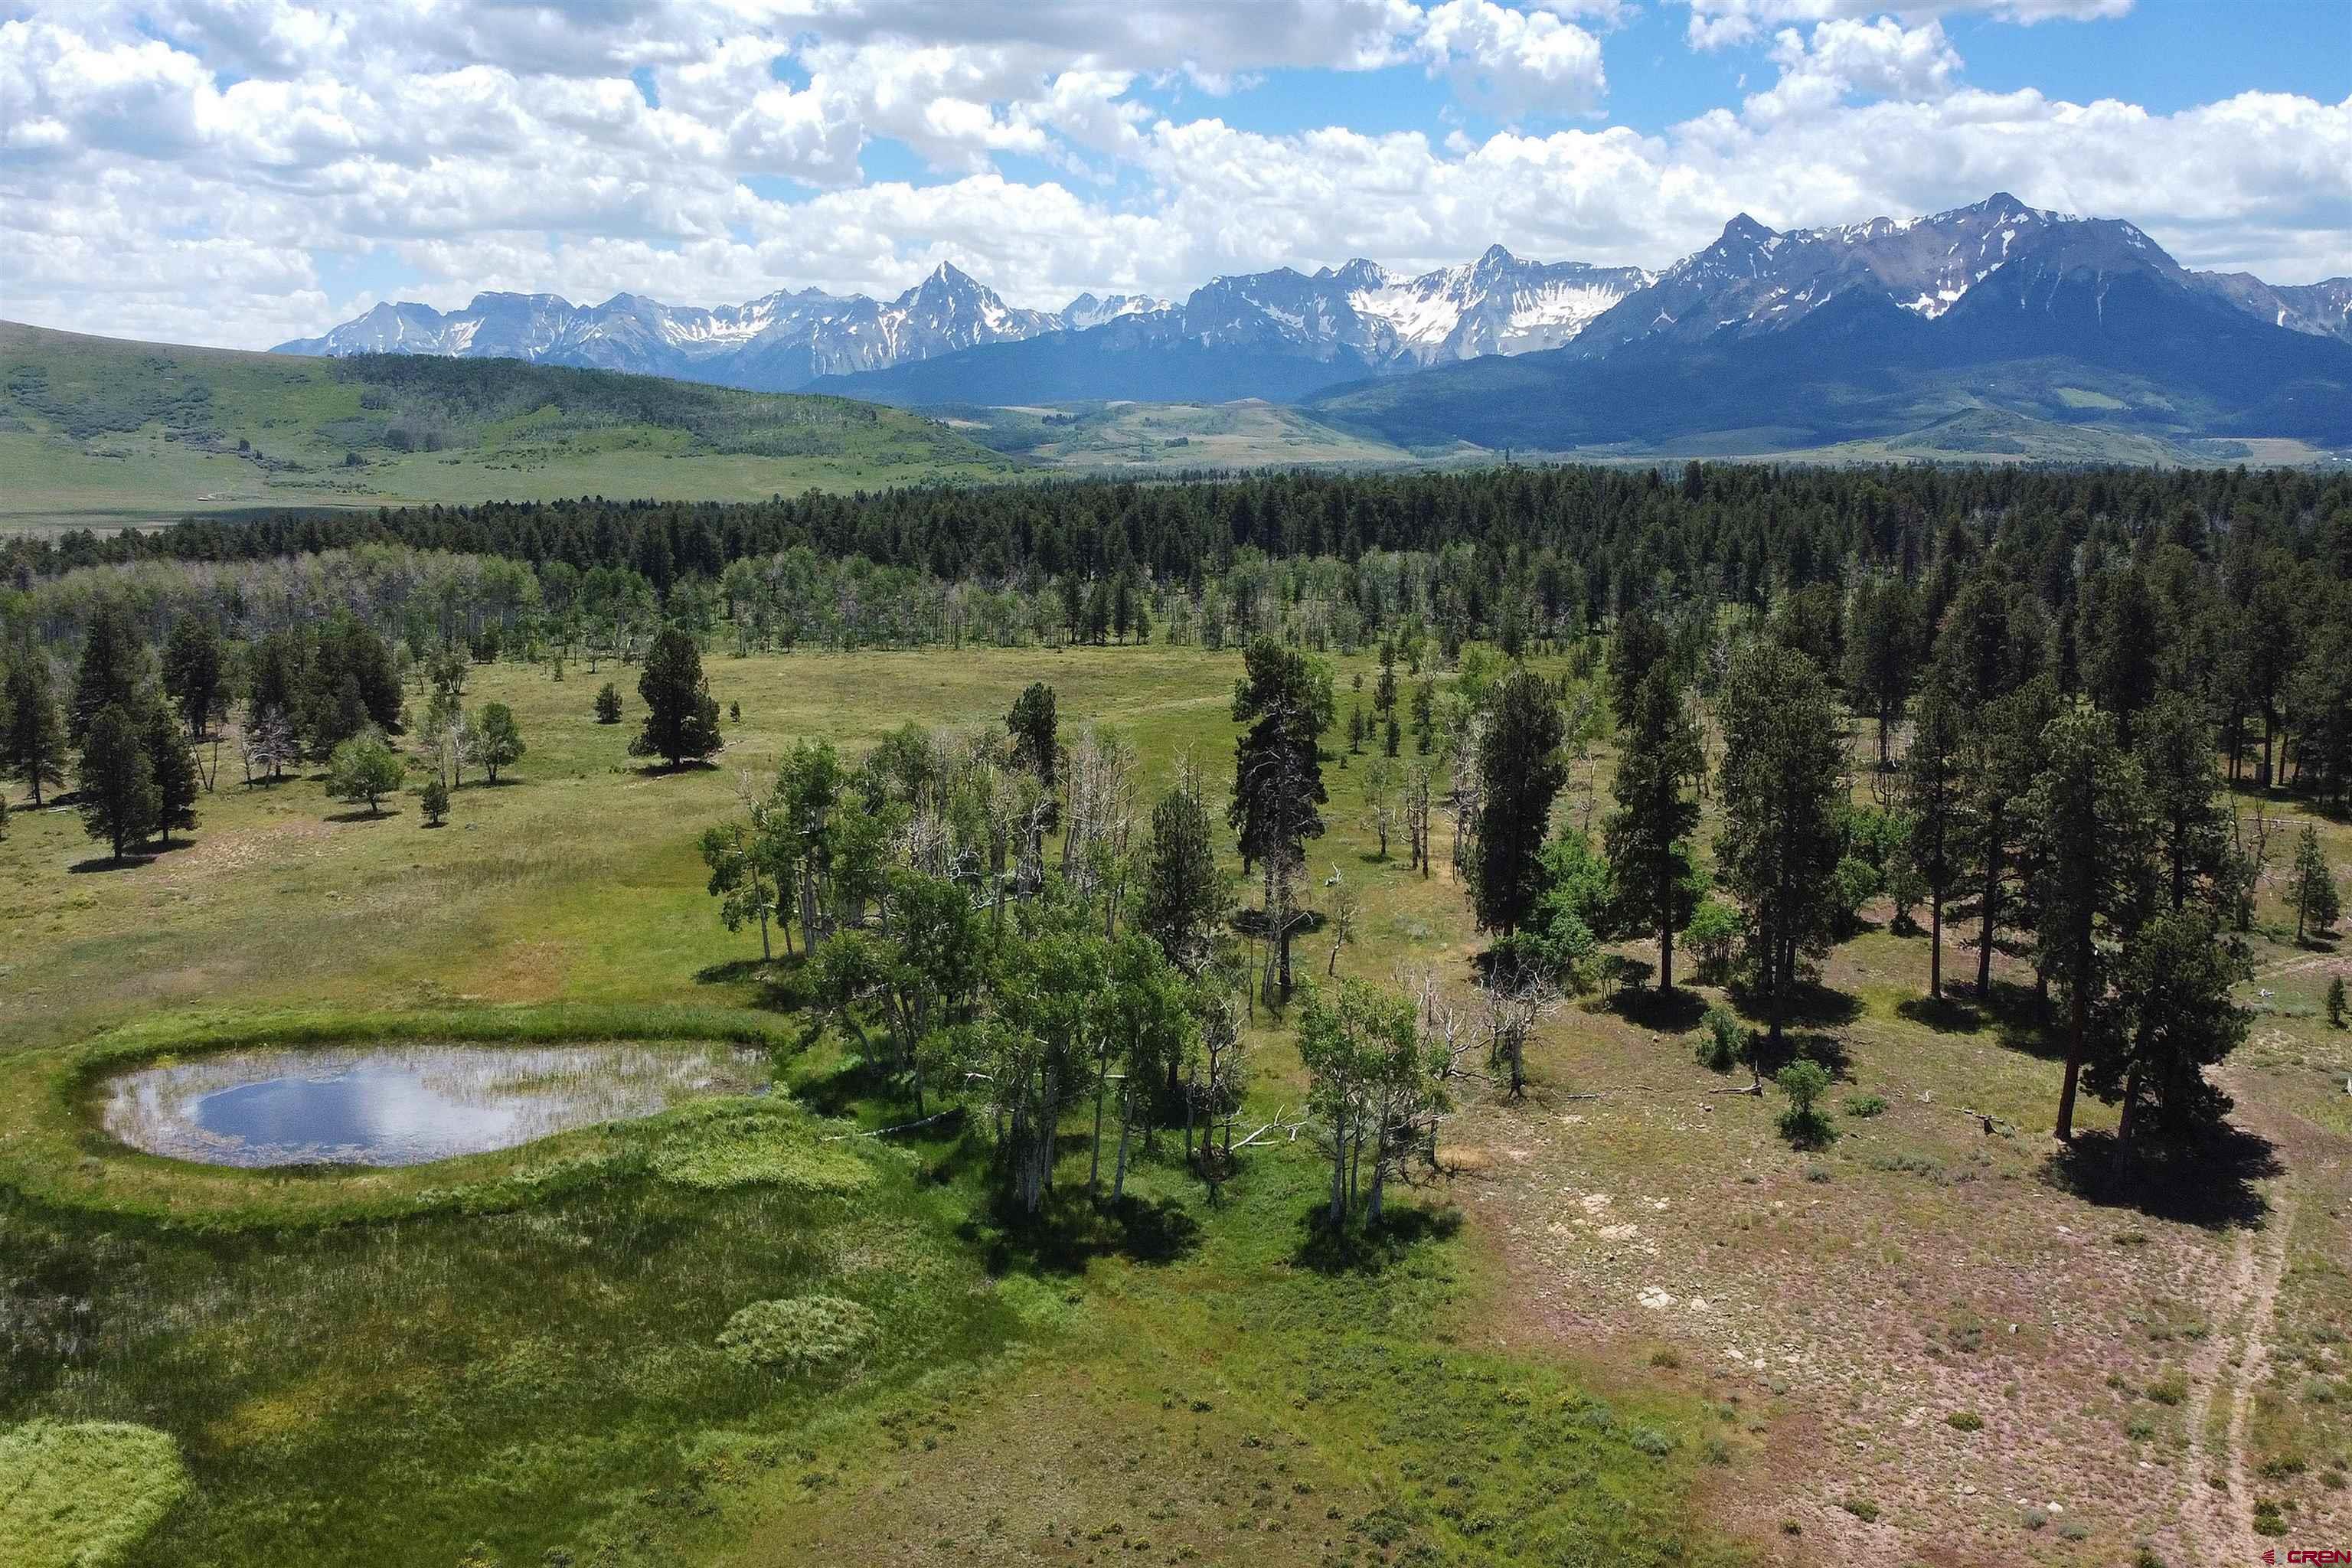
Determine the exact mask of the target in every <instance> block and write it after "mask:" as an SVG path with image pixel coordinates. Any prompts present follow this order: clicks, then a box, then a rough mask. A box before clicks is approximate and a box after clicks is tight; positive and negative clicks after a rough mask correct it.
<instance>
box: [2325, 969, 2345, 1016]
mask: <svg viewBox="0 0 2352 1568" xmlns="http://www.w3.org/2000/svg"><path fill="white" fill-rule="evenodd" d="M2344 1006H2345V1004H2344V976H2342V975H2340V974H2339V975H2336V977H2335V978H2334V979H2332V980H2330V981H2329V982H2328V983H2327V1021H2328V1022H2329V1023H2330V1024H2332V1025H2334V1026H2336V1028H2339V1029H2340V1028H2342V1027H2343V1026H2344V1016H2345V1015H2344Z"/></svg>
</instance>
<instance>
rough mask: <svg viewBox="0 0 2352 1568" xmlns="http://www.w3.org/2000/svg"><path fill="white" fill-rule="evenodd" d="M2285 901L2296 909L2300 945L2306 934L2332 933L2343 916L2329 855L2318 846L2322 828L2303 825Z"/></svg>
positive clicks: (2296, 931)
mask: <svg viewBox="0 0 2352 1568" xmlns="http://www.w3.org/2000/svg"><path fill="white" fill-rule="evenodd" d="M2286 899H2287V902H2288V903H2290V904H2293V905H2294V940H2295V941H2297V942H2302V941H2303V940H2304V939H2305V934H2306V933H2307V932H2313V931H2329V930H2332V929H2333V928H2334V927H2335V924H2336V921H2337V919H2338V918H2340V917H2341V916H2342V914H2343V904H2342V900H2340V899H2338V898H2337V896H2336V878H2335V875H2334V874H2333V873H2332V872H2330V871H2329V870H2328V868H2327V856H2326V853H2325V852H2324V851H2322V850H2321V848H2320V847H2319V829H2318V828H2316V827H2315V826H2312V825H2311V824H2310V823H2307V822H2306V823H2305V824H2304V825H2303V837H2300V838H2298V839H2296V840H2295V845H2294V870H2293V871H2292V872H2290V873H2288V876H2287V885H2286Z"/></svg>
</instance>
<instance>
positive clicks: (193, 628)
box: [163, 611, 221, 736]
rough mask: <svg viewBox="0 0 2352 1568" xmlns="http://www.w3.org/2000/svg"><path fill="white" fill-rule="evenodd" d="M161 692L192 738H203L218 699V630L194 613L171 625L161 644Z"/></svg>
mask: <svg viewBox="0 0 2352 1568" xmlns="http://www.w3.org/2000/svg"><path fill="white" fill-rule="evenodd" d="M163 689H164V690H165V691H166V692H168V693H170V694H171V698H172V701H173V704H174V705H175V706H177V707H178V709H179V710H180V718H181V720H182V721H184V723H186V725H187V726H188V733H189V734H191V735H199V736H200V735H202V734H203V733H204V732H205V726H206V725H208V724H210V723H211V722H212V719H213V713H214V711H215V709H217V708H218V707H219V705H220V700H221V638H220V629H219V628H218V627H217V626H214V625H213V620H212V617H211V616H206V615H199V614H196V613H194V612H193V611H191V612H190V613H188V614H186V615H184V616H181V617H180V618H179V619H178V620H176V621H174V622H173V623H172V636H171V638H170V640H169V641H168V642H166V643H165V644H164V645H163Z"/></svg>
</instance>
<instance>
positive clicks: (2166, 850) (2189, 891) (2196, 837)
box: [2134, 692, 2230, 910]
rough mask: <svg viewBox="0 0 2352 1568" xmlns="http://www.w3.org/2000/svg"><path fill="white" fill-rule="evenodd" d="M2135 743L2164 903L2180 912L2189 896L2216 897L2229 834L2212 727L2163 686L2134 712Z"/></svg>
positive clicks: (2191, 705) (2186, 701) (2193, 705)
mask: <svg viewBox="0 0 2352 1568" xmlns="http://www.w3.org/2000/svg"><path fill="white" fill-rule="evenodd" d="M2134 749H2135V751H2136V752H2137V755H2138V758H2139V766H2140V775H2141V778H2142V779H2143V781H2144V782H2145V783H2146V784H2147V794H2148V804H2149V806H2150V807H2151V809H2152V811H2153V813H2154V819H2155V824H2156V838H2157V856H2158V860H2159V862H2160V863H2161V865H2162V868H2163V873H2164V879H2165V892H2166V900H2165V901H2166V902H2167V903H2168V904H2169V905H2170V906H2171V907H2172V908H2173V909H2175V910H2183V909H2186V908H2188V907H2189V903H2190V902H2191V901H2192V900H2198V901H2206V900H2220V899H2221V896H2222V889H2221V883H2222V881H2223V880H2224V879H2225V875H2226V870H2227V868H2228V865H2229V858H2230V834H2229V817H2228V816H2227V814H2226V813H2225V812H2224V811H2223V810H2222V807H2221V798H2220V796H2221V775H2220V773H2219V772H2218V771H2217V770H2216V769H2215V767H2214V765H2213V753H2214V741H2213V727H2212V726H2211V725H2210V724H2209V723H2208V722H2206V720H2205V716H2204V715H2203V714H2202V713H2201V712H2200V711H2199V710H2198V708H2197V705H2196V703H2195V702H2193V701H2191V700H2189V698H2187V697H2185V696H2182V695H2181V694H2179V692H2168V693H2166V694H2165V695H2163V696H2161V697H2159V698H2158V699H2156V700H2155V701H2154V703H2153V704H2152V705H2151V706H2149V707H2147V709H2146V710H2144V711H2142V712H2141V714H2140V715H2139V721H2138V724H2137V733H2136V735H2135V739H2134Z"/></svg>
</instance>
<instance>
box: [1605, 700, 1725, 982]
mask: <svg viewBox="0 0 2352 1568" xmlns="http://www.w3.org/2000/svg"><path fill="white" fill-rule="evenodd" d="M1619 740H1620V744H1621V746H1622V752H1620V754H1619V757H1618V760H1617V776H1616V778H1615V779H1614V780H1613V781H1612V784H1610V794H1611V795H1612V796H1614V797H1615V799H1616V802H1617V810H1616V811H1614V812H1613V813H1612V814H1611V816H1610V818H1609V822H1608V825H1607V826H1606V827H1605V828H1604V829H1603V833H1602V843H1603V845H1604V846H1605V847H1606V849H1607V852H1608V856H1609V867H1610V874H1611V876H1612V879H1614V880H1615V882H1616V884H1617V889H1618V896H1619V898H1620V899H1621V900H1622V904H1623V909H1624V910H1625V915H1626V923H1627V924H1628V925H1629V926H1632V927H1633V928H1634V929H1637V930H1646V931H1655V932H1656V933H1657V937H1658V994H1660V995H1665V994H1669V993H1671V992H1672V991H1673V990H1674V988H1675V932H1676V931H1680V930H1681V929H1682V928H1683V925H1684V923H1685V921H1688V920H1689V919H1690V910H1691V903H1692V889H1691V857H1690V842H1689V840H1690V836H1691V833H1692V831H1693V830H1694V829H1695V828H1696V827H1697V826H1698V802H1697V800H1696V798H1694V797H1693V796H1691V795H1689V794H1688V793H1687V791H1688V789H1689V787H1690V786H1692V785H1694V784H1697V783H1698V781H1699V780H1700V778H1701V777H1702V776H1703V775H1704V774H1705V773H1706V753H1705V752H1704V751H1702V750H1701V749H1700V745H1699V735H1698V726H1697V725H1696V724H1694V723H1692V722H1691V718H1690V713H1689V711H1688V710H1687V709H1686V708H1685V706H1684V703H1683V694H1682V690H1681V689H1680V687H1679V685H1678V684H1677V682H1676V680H1675V671H1674V669H1673V667H1672V666H1670V665H1666V664H1658V665H1654V666H1653V667H1652V668H1651V670H1650V673H1649V674H1648V675H1647V676H1645V677H1643V680H1642V683H1641V685H1640V686H1639V687H1638V688H1636V689H1635V691H1634V695H1633V713H1632V715H1631V720H1630V721H1629V722H1628V723H1627V724H1626V726H1625V728H1624V730H1623V731H1622V734H1621V735H1620V737H1619Z"/></svg>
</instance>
